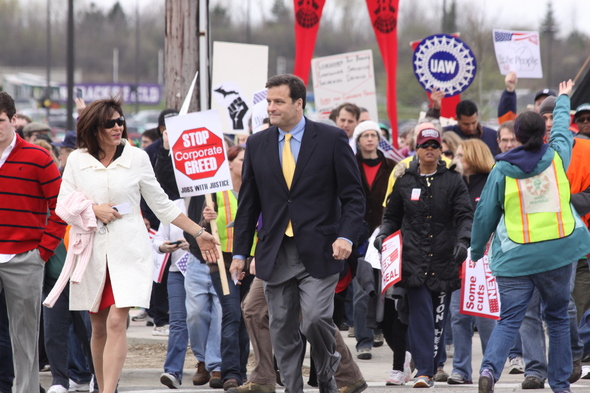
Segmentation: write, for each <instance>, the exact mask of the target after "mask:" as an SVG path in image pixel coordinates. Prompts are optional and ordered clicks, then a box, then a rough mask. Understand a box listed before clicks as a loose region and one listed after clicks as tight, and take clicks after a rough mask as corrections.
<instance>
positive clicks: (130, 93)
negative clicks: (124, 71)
mask: <svg viewBox="0 0 590 393" xmlns="http://www.w3.org/2000/svg"><path fill="white" fill-rule="evenodd" d="M59 90H60V99H61V102H66V100H67V96H68V89H67V85H61V86H60V87H59ZM74 94H75V95H76V96H80V97H81V98H82V99H84V101H86V103H89V102H92V101H95V100H100V99H105V98H109V97H114V96H116V95H119V94H120V95H121V98H122V99H123V103H124V104H135V100H136V98H135V97H137V102H138V103H139V104H143V105H158V104H159V103H160V101H161V100H162V87H161V86H160V85H159V84H157V83H142V84H140V85H138V86H137V88H136V87H135V85H133V84H129V83H79V84H75V85H74Z"/></svg>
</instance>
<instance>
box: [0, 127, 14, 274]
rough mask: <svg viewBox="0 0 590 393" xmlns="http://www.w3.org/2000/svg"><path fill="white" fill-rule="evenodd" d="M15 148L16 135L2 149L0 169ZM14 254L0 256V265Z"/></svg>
mask: <svg viewBox="0 0 590 393" xmlns="http://www.w3.org/2000/svg"><path fill="white" fill-rule="evenodd" d="M15 146H16V134H13V135H12V142H10V145H8V147H7V148H6V149H4V152H3V153H2V157H0V168H1V167H2V165H4V163H5V162H6V160H7V159H8V156H9V155H10V153H11V152H12V150H14V147H15ZM15 255H16V254H0V263H5V262H8V261H10V260H11V259H12V258H14V256H15Z"/></svg>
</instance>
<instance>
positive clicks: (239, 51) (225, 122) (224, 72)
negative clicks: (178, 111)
mask: <svg viewBox="0 0 590 393" xmlns="http://www.w3.org/2000/svg"><path fill="white" fill-rule="evenodd" d="M267 79H268V46H266V45H249V44H235V43H231V42H214V43H213V70H212V78H211V108H212V109H217V110H219V113H220V116H221V126H222V130H223V133H225V134H242V135H246V134H248V133H249V128H248V121H249V120H250V117H251V115H252V106H253V102H252V97H253V95H254V93H256V92H259V91H260V90H261V89H263V88H264V86H265V84H266V81H267Z"/></svg>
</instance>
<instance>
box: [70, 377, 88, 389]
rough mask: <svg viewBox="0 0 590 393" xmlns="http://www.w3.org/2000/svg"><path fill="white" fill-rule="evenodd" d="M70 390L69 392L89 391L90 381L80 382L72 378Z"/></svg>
mask: <svg viewBox="0 0 590 393" xmlns="http://www.w3.org/2000/svg"><path fill="white" fill-rule="evenodd" d="M68 391H69V392H88V391H90V382H88V383H78V382H76V381H74V380H72V379H70V387H69V389H68Z"/></svg>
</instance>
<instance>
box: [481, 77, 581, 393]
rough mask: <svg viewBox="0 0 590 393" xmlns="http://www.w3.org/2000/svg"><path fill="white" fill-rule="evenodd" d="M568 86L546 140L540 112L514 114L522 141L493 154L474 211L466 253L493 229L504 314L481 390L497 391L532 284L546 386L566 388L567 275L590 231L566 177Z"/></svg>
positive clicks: (569, 140)
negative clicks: (540, 320) (543, 341)
mask: <svg viewBox="0 0 590 393" xmlns="http://www.w3.org/2000/svg"><path fill="white" fill-rule="evenodd" d="M572 87H573V82H572V81H571V80H569V81H568V82H562V83H560V85H559V97H558V99H557V102H556V106H555V111H554V112H553V119H554V121H553V128H552V130H551V138H550V139H549V143H544V142H543V141H544V137H545V122H544V120H543V118H542V117H541V115H539V114H537V113H535V112H525V113H522V114H520V115H519V116H518V117H517V118H516V121H515V124H514V130H515V135H516V139H517V140H518V141H519V142H521V143H522V146H519V147H517V148H515V149H513V150H510V151H508V152H506V153H503V154H500V155H499V156H497V157H496V158H497V160H498V163H497V165H496V166H495V167H494V169H492V172H491V173H490V176H489V177H488V181H487V183H486V186H485V187H484V189H483V192H482V195H481V198H480V201H479V204H478V206H477V210H476V212H475V218H474V221H473V222H474V225H473V229H472V238H471V248H472V249H471V256H472V259H473V260H475V261H477V260H478V259H480V258H481V257H482V256H483V254H484V251H485V248H486V243H487V242H488V240H489V239H490V236H491V235H492V233H494V232H495V234H494V237H493V239H492V245H491V257H490V268H491V270H492V272H493V273H494V275H495V276H496V282H497V285H498V290H499V292H500V301H501V314H500V316H501V319H500V321H499V323H498V325H497V326H496V328H495V329H494V331H493V333H492V335H491V337H490V340H489V342H488V346H487V348H486V351H485V354H484V359H483V361H482V366H481V370H480V377H479V393H490V392H492V391H493V390H494V383H495V381H497V380H498V379H499V378H500V375H501V373H502V369H503V368H504V363H505V362H506V357H507V356H508V352H509V350H510V347H511V346H512V343H513V341H514V336H515V335H516V334H517V333H518V329H519V327H520V324H521V323H522V320H523V318H524V315H525V312H526V309H527V305H528V302H529V300H530V298H531V295H532V293H533V290H534V289H535V288H537V289H538V291H539V293H540V295H541V298H542V300H543V305H544V316H545V321H546V323H547V328H548V331H549V363H548V380H549V385H550V386H551V388H552V389H553V391H554V392H568V391H569V385H570V384H569V382H568V381H567V379H568V377H569V376H570V374H571V372H572V354H571V346H570V328H569V318H568V313H567V307H568V302H569V296H570V278H571V275H572V268H573V266H575V265H573V263H574V262H577V261H578V259H580V257H582V256H584V255H586V254H588V253H589V252H590V233H589V232H588V229H587V228H586V226H585V225H584V223H583V222H582V220H581V219H580V217H579V216H578V214H577V213H576V212H575V210H574V209H573V208H572V206H571V204H570V186H569V182H568V179H567V177H566V170H567V168H568V166H569V164H570V159H571V155H572V143H573V136H572V133H571V132H570V131H569V130H568V126H569V111H570V99H569V94H570V93H571V91H572Z"/></svg>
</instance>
